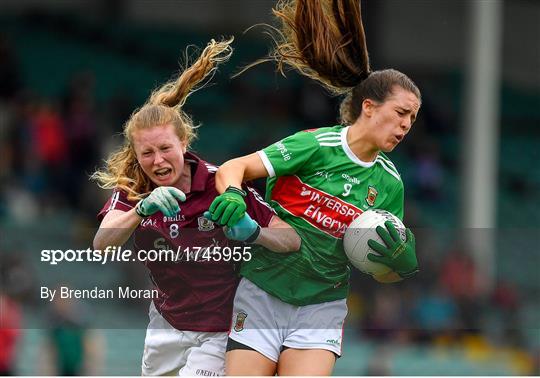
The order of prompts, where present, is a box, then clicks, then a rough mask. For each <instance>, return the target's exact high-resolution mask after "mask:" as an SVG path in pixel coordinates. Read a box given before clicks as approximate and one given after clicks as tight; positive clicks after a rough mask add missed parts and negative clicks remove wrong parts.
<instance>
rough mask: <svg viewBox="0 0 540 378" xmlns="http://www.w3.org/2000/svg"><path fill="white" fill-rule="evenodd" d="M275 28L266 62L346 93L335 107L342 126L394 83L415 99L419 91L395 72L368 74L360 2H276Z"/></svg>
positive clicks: (384, 95)
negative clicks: (365, 104)
mask: <svg viewBox="0 0 540 378" xmlns="http://www.w3.org/2000/svg"><path fill="white" fill-rule="evenodd" d="M273 12H274V15H275V16H276V17H277V18H278V20H279V21H280V24H281V25H280V27H279V28H274V27H270V29H269V32H270V34H271V35H272V36H273V39H274V42H275V47H274V49H273V50H272V52H271V53H270V56H269V57H268V58H266V59H261V60H259V61H257V62H255V63H253V64H252V65H250V66H248V68H250V67H251V66H253V65H256V64H258V63H261V62H264V61H268V60H274V61H275V62H276V63H277V68H278V71H279V72H281V73H284V71H285V68H286V66H288V67H290V68H293V69H295V70H297V71H298V72H300V73H301V74H303V75H305V76H307V77H309V78H311V79H314V80H317V81H318V82H319V83H321V84H322V85H323V86H324V87H325V88H326V89H328V90H329V91H330V92H331V93H332V94H334V95H345V99H344V100H343V102H342V104H341V108H340V118H341V122H342V124H344V125H350V124H352V123H354V122H355V121H356V119H357V118H358V117H359V116H360V113H361V111H362V101H363V100H364V99H366V98H370V99H372V100H375V101H380V102H383V101H384V100H385V99H386V98H387V97H388V96H389V95H390V94H391V93H392V90H393V86H394V85H398V86H402V87H403V88H404V89H406V90H408V91H411V92H413V93H414V94H415V95H416V96H417V97H418V99H420V91H419V90H418V88H417V87H416V85H415V84H414V83H413V82H412V80H411V79H409V78H408V77H407V76H406V75H405V74H403V73H401V72H399V71H396V70H382V71H374V72H372V71H371V68H370V63H369V55H368V50H367V45H366V35H365V32H364V26H363V23H362V15H361V11H360V1H359V0H281V1H279V2H278V4H277V6H276V8H275V9H274V10H273Z"/></svg>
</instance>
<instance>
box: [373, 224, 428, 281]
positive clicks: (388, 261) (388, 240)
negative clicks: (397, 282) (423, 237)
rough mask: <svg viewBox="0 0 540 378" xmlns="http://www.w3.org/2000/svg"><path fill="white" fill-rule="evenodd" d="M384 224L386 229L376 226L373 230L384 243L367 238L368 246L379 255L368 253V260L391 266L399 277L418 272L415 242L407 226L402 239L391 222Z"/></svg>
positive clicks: (409, 275) (406, 276)
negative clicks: (404, 236)
mask: <svg viewBox="0 0 540 378" xmlns="http://www.w3.org/2000/svg"><path fill="white" fill-rule="evenodd" d="M384 225H385V226H386V229H385V228H384V227H381V226H377V228H376V229H375V230H376V231H377V234H379V236H380V237H381V239H382V241H383V242H384V244H385V245H382V244H380V243H378V242H376V241H375V240H373V239H369V240H368V242H367V243H368V246H369V247H370V248H371V249H372V250H374V251H375V252H377V253H378V254H379V255H376V254H374V253H368V254H367V258H368V260H369V261H373V262H376V263H380V264H384V265H386V266H388V267H390V268H392V270H393V271H394V272H396V273H397V274H399V276H400V277H401V278H409V277H412V276H414V275H415V274H416V273H418V260H417V259H416V242H415V239H414V235H413V233H412V232H411V230H410V229H408V228H407V229H406V230H405V235H406V239H405V241H404V240H402V239H401V237H400V235H399V233H398V231H397V230H396V227H395V226H394V224H393V223H392V222H390V221H386V222H385V223H384Z"/></svg>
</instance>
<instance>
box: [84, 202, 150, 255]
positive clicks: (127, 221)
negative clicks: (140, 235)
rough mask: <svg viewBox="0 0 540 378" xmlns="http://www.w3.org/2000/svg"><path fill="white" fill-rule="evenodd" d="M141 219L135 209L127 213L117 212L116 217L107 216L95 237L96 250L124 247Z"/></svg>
mask: <svg viewBox="0 0 540 378" xmlns="http://www.w3.org/2000/svg"><path fill="white" fill-rule="evenodd" d="M111 215H112V214H111ZM141 219H142V218H141V217H140V216H139V215H137V213H136V212H135V209H131V210H129V211H126V212H121V211H115V214H114V216H109V214H107V216H106V217H105V218H104V219H103V222H101V225H100V226H99V229H98V231H97V232H96V236H95V237H94V249H97V250H105V248H107V247H108V246H120V245H123V244H124V243H125V242H126V241H128V239H129V238H130V236H131V234H133V231H135V229H136V228H137V226H138V225H139V223H140V222H141Z"/></svg>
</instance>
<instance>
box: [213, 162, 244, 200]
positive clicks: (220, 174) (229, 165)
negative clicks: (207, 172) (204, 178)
mask: <svg viewBox="0 0 540 378" xmlns="http://www.w3.org/2000/svg"><path fill="white" fill-rule="evenodd" d="M245 170H246V167H245V164H243V163H242V162H241V160H240V159H233V160H229V161H227V162H225V163H224V164H223V165H221V166H220V167H219V169H218V171H217V172H216V189H217V191H218V192H219V193H223V192H225V190H226V189H227V188H228V187H229V186H234V187H236V188H241V187H242V182H243V181H244V172H245Z"/></svg>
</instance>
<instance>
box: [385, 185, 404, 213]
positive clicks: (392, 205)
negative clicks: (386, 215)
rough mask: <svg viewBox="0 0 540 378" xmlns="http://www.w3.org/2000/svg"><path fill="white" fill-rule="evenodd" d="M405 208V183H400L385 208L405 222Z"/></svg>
mask: <svg viewBox="0 0 540 378" xmlns="http://www.w3.org/2000/svg"><path fill="white" fill-rule="evenodd" d="M403 207H404V189H403V182H402V181H401V180H399V181H398V183H397V185H396V187H395V189H394V192H393V193H392V195H391V196H390V197H389V199H388V203H387V205H386V206H385V207H384V209H385V210H387V211H389V212H391V213H392V214H394V215H395V216H396V217H398V218H399V219H401V220H402V221H403Z"/></svg>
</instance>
